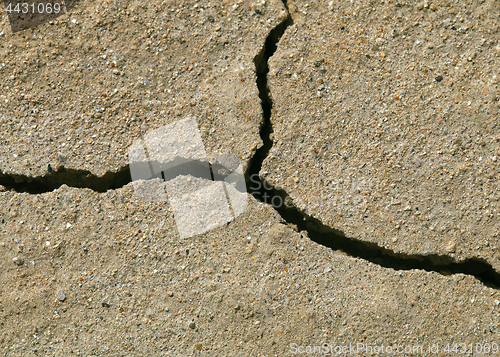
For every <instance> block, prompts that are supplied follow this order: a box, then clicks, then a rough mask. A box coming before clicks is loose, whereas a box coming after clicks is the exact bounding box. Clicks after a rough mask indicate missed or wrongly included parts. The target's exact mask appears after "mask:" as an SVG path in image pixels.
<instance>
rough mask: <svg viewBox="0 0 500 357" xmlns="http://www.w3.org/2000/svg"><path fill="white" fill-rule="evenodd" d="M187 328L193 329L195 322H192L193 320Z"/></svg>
mask: <svg viewBox="0 0 500 357" xmlns="http://www.w3.org/2000/svg"><path fill="white" fill-rule="evenodd" d="M189 328H190V329H193V330H194V329H195V328H196V324H195V323H194V321H193V322H191V323H190V324H189Z"/></svg>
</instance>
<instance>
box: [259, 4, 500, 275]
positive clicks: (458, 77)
mask: <svg viewBox="0 0 500 357" xmlns="http://www.w3.org/2000/svg"><path fill="white" fill-rule="evenodd" d="M289 5H290V9H291V12H292V17H293V18H294V21H295V23H294V25H293V26H291V27H290V28H289V29H288V31H287V32H286V33H285V35H284V36H283V38H282V40H281V41H280V43H279V45H278V51H277V52H276V54H275V55H274V56H273V57H272V58H271V59H270V63H269V66H270V74H269V86H270V91H271V94H272V98H273V102H274V106H273V115H272V118H271V120H272V123H273V129H274V133H273V135H274V146H273V149H272V151H271V152H270V155H269V156H268V158H267V159H266V161H265V162H264V165H263V176H264V177H265V178H266V180H267V181H269V182H271V183H272V184H273V185H275V186H277V187H280V188H283V189H284V190H285V191H286V192H287V193H288V194H289V195H290V196H291V198H292V199H293V201H294V203H295V205H296V206H297V207H298V208H299V209H300V210H302V211H303V212H304V213H306V214H307V215H310V216H312V217H314V218H317V219H319V220H320V221H321V222H322V223H324V224H325V225H327V226H330V227H334V228H335V229H337V230H339V231H341V232H342V233H343V234H345V235H346V236H347V237H350V238H354V239H359V240H363V241H367V242H375V243H376V244H378V245H380V246H383V247H385V248H387V249H390V250H393V251H395V252H401V253H405V254H418V255H430V254H439V255H448V256H450V257H453V258H454V259H457V260H463V259H466V258H471V257H477V258H480V259H484V260H486V261H488V262H489V263H490V264H491V265H492V266H494V267H495V269H496V270H497V271H498V270H499V268H500V264H499V258H500V255H499V248H500V246H499V244H498V239H499V233H500V225H499V222H500V220H499V215H500V206H499V198H500V196H499V192H500V191H499V187H500V186H499V180H498V175H499V170H500V166H499V163H500V160H499V158H498V152H499V151H500V143H499V141H500V135H499V127H498V108H499V102H498V61H499V59H500V51H499V50H498V48H499V47H498V33H499V32H498V30H499V24H498V16H497V14H498V13H499V11H500V7H499V4H498V2H495V1H485V2H472V3H471V4H467V5H466V4H462V3H451V2H444V1H441V2H439V1H436V2H434V5H433V9H434V10H432V9H430V8H426V7H425V6H423V3H422V4H419V3H416V2H413V1H412V2H407V3H404V4H403V3H396V2H395V3H390V2H378V3H374V2H365V1H362V2H355V3H353V4H351V3H338V2H326V1H321V2H306V1H294V2H291V3H290V4H289ZM368 19H369V21H368Z"/></svg>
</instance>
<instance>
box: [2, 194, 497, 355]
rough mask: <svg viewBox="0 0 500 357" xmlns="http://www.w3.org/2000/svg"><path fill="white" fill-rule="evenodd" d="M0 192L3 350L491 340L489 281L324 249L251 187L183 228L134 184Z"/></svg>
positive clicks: (212, 349) (285, 350) (259, 348)
mask: <svg viewBox="0 0 500 357" xmlns="http://www.w3.org/2000/svg"><path fill="white" fill-rule="evenodd" d="M0 199H1V202H3V204H2V206H1V207H0V219H1V221H0V222H2V223H1V224H0V269H1V271H2V284H0V322H1V324H0V332H1V334H0V353H2V355H6V356H35V355H39V356H42V355H43V356H68V355H71V354H72V353H73V354H74V355H81V356H88V355H100V356H130V355H143V356H144V355H154V356H158V355H170V356H186V355H197V356H201V355H205V356H235V355H244V356H250V355H254V356H284V355H296V353H294V351H297V350H296V348H298V347H299V346H304V348H306V347H305V346H308V345H313V346H314V345H316V346H320V345H321V344H322V343H328V344H329V346H333V348H334V347H335V346H344V345H348V344H349V343H352V344H356V343H365V344H367V345H371V346H381V345H382V344H383V345H384V346H388V345H389V344H392V346H394V348H397V347H398V346H422V348H428V346H429V344H439V345H440V346H441V347H440V348H441V350H442V349H443V348H445V347H446V344H448V343H452V344H453V343H467V344H470V343H482V344H485V343H490V344H491V343H494V342H495V343H498V341H497V340H496V339H497V337H498V325H499V304H500V293H499V292H498V291H497V290H494V289H491V288H487V287H485V286H484V285H482V284H481V283H479V282H478V281H477V280H475V279H474V278H472V277H469V276H464V275H460V274H458V275H453V276H443V275H440V274H438V273H428V272H424V271H420V270H412V271H394V270H393V269H386V268H381V267H380V266H378V265H376V264H372V263H369V262H366V261H364V260H361V259H357V258H352V257H348V256H345V255H343V254H342V253H339V252H334V251H332V250H330V249H328V248H326V247H323V246H320V245H318V244H315V243H313V242H312V241H311V240H310V239H309V238H308V237H307V236H306V235H305V234H304V233H302V234H301V233H297V232H295V231H294V230H293V229H292V228H291V227H289V226H288V225H286V224H284V223H283V222H282V221H281V219H280V217H279V216H278V215H277V213H276V212H275V211H274V210H273V209H272V207H271V206H269V205H266V204H263V203H259V202H256V201H255V199H253V198H252V197H251V196H249V201H250V204H249V209H247V210H246V211H245V212H244V213H243V214H242V215H241V216H239V217H238V218H236V219H235V220H234V221H232V222H230V223H229V224H228V225H227V226H224V227H219V228H216V229H214V230H212V231H210V232H207V233H205V234H201V235H198V236H195V237H192V238H189V239H182V238H180V237H179V234H178V233H177V229H176V227H175V220H174V217H173V214H172V209H171V207H170V206H169V205H168V204H165V203H164V202H156V203H151V202H144V201H142V200H139V199H137V198H136V197H135V195H134V192H133V185H132V184H128V185H127V186H125V187H124V188H121V189H118V190H113V191H108V192H107V193H96V192H93V191H91V190H89V189H78V188H69V187H67V186H62V187H61V188H60V189H58V190H55V191H54V192H50V193H45V194H41V195H30V194H27V193H14V192H3V193H0ZM14 257H19V258H21V259H22V260H23V263H22V264H16V263H15V262H13V261H12V259H13V258H14ZM294 344H296V345H294ZM481 346H482V345H481ZM329 348H332V347H329ZM417 348H418V347H417ZM358 355H366V353H362V352H361V351H360V353H358ZM385 355H387V354H385ZM415 355H426V353H420V354H418V353H416V354H415ZM427 355H428V354H427Z"/></svg>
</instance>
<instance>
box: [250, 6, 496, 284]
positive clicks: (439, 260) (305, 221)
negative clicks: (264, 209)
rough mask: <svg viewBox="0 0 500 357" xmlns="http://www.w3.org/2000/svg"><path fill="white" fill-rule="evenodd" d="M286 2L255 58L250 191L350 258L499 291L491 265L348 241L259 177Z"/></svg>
mask: <svg viewBox="0 0 500 357" xmlns="http://www.w3.org/2000/svg"><path fill="white" fill-rule="evenodd" d="M283 3H284V5H285V7H286V9H287V12H288V17H287V18H286V19H285V20H284V21H283V22H281V23H280V24H279V25H278V26H277V27H276V28H274V29H273V30H272V31H271V32H270V33H269V36H268V38H267V40H266V42H265V45H264V48H263V49H262V50H261V52H260V53H259V54H258V55H257V56H256V57H255V59H254V62H255V68H256V71H257V87H258V90H259V97H260V99H261V103H262V112H263V117H264V120H263V124H262V126H261V131H260V133H261V139H262V141H263V145H262V147H260V148H259V149H258V150H257V151H256V153H255V155H254V156H253V157H252V158H251V160H250V163H249V165H248V169H247V171H246V173H245V177H246V181H247V188H248V192H249V193H250V194H252V195H253V196H254V197H255V198H256V199H258V200H259V201H261V202H264V203H267V204H271V205H272V206H273V207H274V208H275V209H276V210H277V211H278V213H279V214H280V215H281V217H282V218H283V220H284V222H286V223H287V224H290V225H292V226H293V228H295V229H296V230H297V231H299V232H300V231H306V232H307V235H308V237H309V238H310V239H311V240H312V241H314V242H316V243H318V244H321V245H323V246H325V247H328V248H331V249H333V250H336V251H342V252H344V253H345V254H347V255H349V256H352V257H356V258H361V259H365V260H367V261H370V262H372V263H375V264H378V265H380V266H382V267H384V268H391V269H394V270H413V269H419V270H425V271H429V272H437V273H440V274H442V275H451V274H465V275H470V276H474V277H475V278H476V279H478V280H479V281H481V282H482V283H483V284H485V285H487V286H489V287H492V288H495V289H499V288H500V273H498V272H497V271H495V269H493V267H492V266H491V264H489V263H488V262H486V261H485V260H484V259H480V258H470V259H466V260H464V261H461V262H457V261H455V260H454V259H453V258H452V257H450V256H447V255H439V254H430V255H419V254H413V255H410V254H404V253H396V252H394V251H392V250H391V249H388V248H384V247H381V246H379V245H377V244H376V243H372V242H366V241H361V240H357V239H353V238H348V237H346V236H345V234H344V233H343V232H341V231H339V230H336V229H334V228H332V227H329V226H326V225H325V224H323V223H322V222H320V221H319V220H318V219H316V218H313V217H311V216H309V215H307V214H305V213H304V212H301V211H299V209H297V208H296V207H295V206H294V205H293V204H292V200H291V198H290V197H289V196H288V194H287V193H286V192H285V191H284V190H282V189H279V188H276V187H273V186H272V185H271V184H270V183H269V182H267V181H266V180H265V179H264V178H262V177H261V176H260V171H261V168H262V164H263V162H264V160H265V159H266V157H267V156H268V154H269V151H270V150H271V148H272V146H273V141H272V140H271V135H272V134H273V127H272V123H271V113H272V107H273V102H272V96H271V93H270V89H269V86H268V82H267V75H268V73H269V65H268V61H269V59H270V58H271V57H272V55H273V54H274V53H275V51H276V49H277V43H278V42H279V40H280V39H281V36H282V35H283V34H284V33H285V31H286V29H287V28H288V26H290V25H292V24H293V19H292V17H291V15H290V12H289V11H288V6H287V3H286V1H283Z"/></svg>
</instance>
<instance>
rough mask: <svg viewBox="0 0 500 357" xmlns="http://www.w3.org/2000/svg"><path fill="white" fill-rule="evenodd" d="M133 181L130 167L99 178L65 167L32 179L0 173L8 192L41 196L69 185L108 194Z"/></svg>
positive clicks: (87, 172)
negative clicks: (40, 194)
mask: <svg viewBox="0 0 500 357" xmlns="http://www.w3.org/2000/svg"><path fill="white" fill-rule="evenodd" d="M130 181H131V178H130V169H129V166H128V165H127V166H125V167H122V168H120V169H119V170H118V171H117V172H107V173H106V174H105V175H103V176H97V175H94V174H93V173H91V172H90V171H86V170H76V169H67V168H64V167H61V168H59V169H58V170H56V171H54V170H52V169H50V172H48V173H47V174H45V175H43V176H35V177H30V176H26V175H18V174H6V173H3V172H0V185H2V186H4V187H5V188H6V189H8V190H14V191H17V192H27V193H32V194H39V193H45V192H51V191H54V190H55V189H57V188H59V187H61V186H62V185H67V186H70V187H77V188H90V189H91V190H94V191H97V192H106V191H107V190H115V189H117V188H120V187H123V186H125V185H126V184H128V183H129V182H130Z"/></svg>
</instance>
